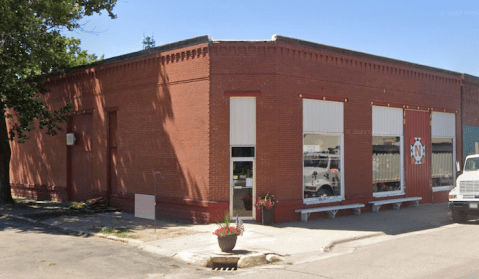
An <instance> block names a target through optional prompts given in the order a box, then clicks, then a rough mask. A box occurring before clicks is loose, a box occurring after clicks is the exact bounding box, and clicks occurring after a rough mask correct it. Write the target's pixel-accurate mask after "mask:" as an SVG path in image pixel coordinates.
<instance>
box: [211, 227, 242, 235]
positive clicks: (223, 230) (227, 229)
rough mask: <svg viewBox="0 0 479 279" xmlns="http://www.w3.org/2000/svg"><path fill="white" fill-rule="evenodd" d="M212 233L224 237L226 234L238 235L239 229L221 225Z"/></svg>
mask: <svg viewBox="0 0 479 279" xmlns="http://www.w3.org/2000/svg"><path fill="white" fill-rule="evenodd" d="M214 234H216V235H217V236H219V237H224V236H227V235H239V234H241V230H240V229H238V228H235V227H226V226H222V227H220V228H219V229H217V230H216V231H215V232H214Z"/></svg>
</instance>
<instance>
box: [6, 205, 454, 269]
mask: <svg viewBox="0 0 479 279" xmlns="http://www.w3.org/2000/svg"><path fill="white" fill-rule="evenodd" d="M29 203H31V204H33V205H34V206H37V208H34V209H32V206H31V204H28V205H27V206H19V205H15V206H13V207H12V206H10V207H9V206H4V207H0V216H2V215H3V217H0V218H12V219H16V220H19V221H25V222H32V223H35V224H37V225H42V226H48V227H52V228H56V229H59V230H62V231H64V232H66V233H70V234H77V235H84V236H96V237H103V238H109V239H112V240H115V241H121V242H124V243H128V244H130V245H134V246H137V247H138V248H140V249H144V250H147V251H150V252H153V253H157V254H161V255H165V256H169V257H175V258H178V259H181V260H183V261H185V262H188V263H191V264H195V265H199V266H212V265H214V264H215V263H219V264H221V263H226V262H231V261H232V262H234V263H235V264H237V266H238V267H240V268H241V267H249V266H254V265H261V264H268V263H269V264H294V263H295V262H304V259H305V258H308V257H311V256H317V255H321V254H325V253H327V252H328V251H329V250H330V249H331V248H332V247H333V246H334V245H336V244H338V243H342V242H347V241H352V240H357V239H364V238H369V237H374V236H379V235H391V236H394V235H399V234H403V233H408V232H415V231H421V230H426V229H431V228H437V227H441V226H444V225H447V224H450V223H452V221H451V217H450V213H449V209H448V206H447V203H438V204H424V205H420V206H419V207H405V208H401V209H400V210H384V211H380V212H379V213H369V212H368V213H362V214H361V215H349V216H340V217H337V218H335V219H312V220H309V221H308V222H307V223H304V222H299V221H298V222H290V223H283V224H276V225H274V226H262V225H260V224H257V223H255V222H254V221H244V222H245V223H244V227H245V232H244V234H243V236H239V237H238V240H237V243H236V246H235V249H234V250H233V253H231V254H228V253H222V252H221V251H220V249H219V247H218V242H217V239H216V236H215V235H213V234H212V233H213V232H214V231H215V230H216V229H217V228H218V225H216V224H206V225H201V224H187V223H179V222H173V221H168V220H157V221H156V229H155V227H154V225H155V223H154V222H153V221H151V220H145V219H139V218H135V217H134V215H133V214H130V213H120V212H109V213H97V214H92V215H90V214H86V215H81V214H79V215H72V216H70V215H68V214H67V215H65V214H63V215H61V216H58V215H59V214H62V213H61V212H62V211H61V210H63V209H64V207H65V206H66V205H65V204H54V203H43V205H45V204H46V205H47V206H42V202H36V201H35V202H34V201H29ZM38 205H40V206H38ZM49 210H50V211H49ZM52 212H57V213H52ZM48 217H51V218H48ZM101 228H116V229H120V230H119V231H118V232H117V233H108V231H106V230H105V229H103V231H102V230H101ZM121 229H123V232H124V233H123V234H121V232H122V231H121ZM102 232H103V233H102ZM0 234H1V231H0Z"/></svg>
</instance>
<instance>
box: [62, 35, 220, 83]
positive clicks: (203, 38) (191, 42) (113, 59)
mask: <svg viewBox="0 0 479 279" xmlns="http://www.w3.org/2000/svg"><path fill="white" fill-rule="evenodd" d="M210 42H211V38H210V37H209V36H208V35H203V36H198V37H194V38H190V39H186V40H182V41H178V42H173V43H169V44H166V45H161V46H157V47H154V48H150V49H144V50H140V51H136V52H131V53H127V54H123V55H120V56H115V57H111V58H108V59H104V60H101V61H97V62H94V63H90V64H86V65H82V66H76V67H72V68H68V69H65V70H64V71H62V72H60V73H55V74H53V75H58V74H62V73H71V72H74V71H78V70H83V69H88V68H94V67H96V66H103V65H109V64H113V63H117V62H121V61H125V60H130V59H136V58H141V57H144V56H149V55H152V54H157V53H162V52H165V51H170V50H174V49H179V48H183V47H188V46H193V45H199V44H204V43H210Z"/></svg>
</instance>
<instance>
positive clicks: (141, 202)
mask: <svg viewBox="0 0 479 279" xmlns="http://www.w3.org/2000/svg"><path fill="white" fill-rule="evenodd" d="M155 205H156V202H155V196H153V195H142V194H135V217H138V218H145V219H150V220H155Z"/></svg>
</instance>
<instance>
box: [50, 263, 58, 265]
mask: <svg viewBox="0 0 479 279" xmlns="http://www.w3.org/2000/svg"><path fill="white" fill-rule="evenodd" d="M56 265H57V264H56V263H51V264H49V266H56Z"/></svg>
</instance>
